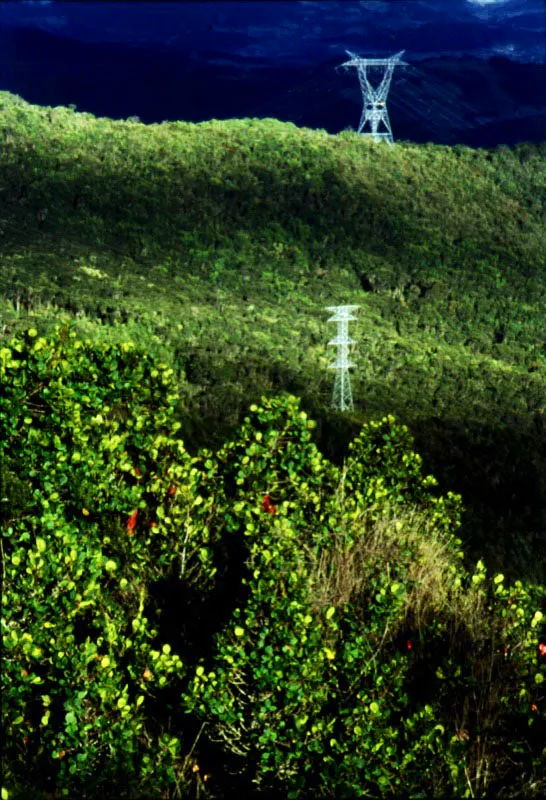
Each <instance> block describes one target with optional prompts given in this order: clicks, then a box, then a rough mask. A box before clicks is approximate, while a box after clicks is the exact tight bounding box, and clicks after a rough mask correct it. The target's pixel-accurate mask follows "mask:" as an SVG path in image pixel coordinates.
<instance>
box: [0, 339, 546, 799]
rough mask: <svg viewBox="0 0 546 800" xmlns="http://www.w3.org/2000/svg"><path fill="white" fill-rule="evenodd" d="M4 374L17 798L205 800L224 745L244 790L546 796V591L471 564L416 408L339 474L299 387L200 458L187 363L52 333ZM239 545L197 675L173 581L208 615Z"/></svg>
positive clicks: (10, 722)
mask: <svg viewBox="0 0 546 800" xmlns="http://www.w3.org/2000/svg"><path fill="white" fill-rule="evenodd" d="M0 359H1V369H2V372H1V375H0V377H1V378H2V382H3V384H4V386H5V391H4V394H3V397H2V401H1V403H2V404H1V406H0V435H1V436H2V441H3V442H5V457H4V461H3V465H2V468H3V478H4V484H5V486H6V496H7V497H8V498H9V507H8V509H7V514H6V515H5V524H4V526H3V530H2V550H3V553H2V555H3V564H4V567H3V568H4V582H3V597H2V604H3V615H2V636H3V647H4V654H5V655H4V665H3V672H2V690H3V707H2V722H3V727H4V730H5V731H6V733H7V736H6V743H5V747H4V752H3V761H4V774H5V781H6V785H7V786H8V787H9V788H10V789H12V790H13V789H15V790H22V789H30V788H33V789H37V790H41V791H44V790H49V791H52V790H53V791H56V792H57V793H59V794H61V796H72V795H74V794H76V795H77V794H83V793H85V796H96V795H99V794H101V795H103V796H111V793H112V792H115V796H116V797H119V796H121V795H122V792H121V791H120V787H121V786H123V787H125V792H126V796H131V797H144V796H150V795H152V796H159V795H160V794H162V795H163V796H165V797H170V796H172V797H180V796H181V793H182V792H183V793H184V794H185V796H192V795H193V794H195V793H197V795H198V796H202V793H203V790H204V789H206V788H207V787H206V786H205V783H204V780H205V776H204V775H203V778H201V777H199V775H200V767H199V762H202V763H203V764H204V763H205V762H206V760H207V757H208V758H209V760H210V752H212V751H211V749H210V748H211V747H212V748H216V750H215V751H214V752H215V753H216V755H217V759H216V763H215V764H214V772H213V775H212V779H213V780H211V784H213V785H214V786H215V788H216V789H217V790H218V791H220V793H222V792H223V793H224V794H225V793H226V792H229V791H230V790H232V789H233V786H234V781H235V782H236V783H237V786H238V787H242V788H243V793H245V792H246V793H248V792H249V791H250V789H251V787H252V786H254V787H255V788H256V789H257V790H258V791H259V792H261V793H263V792H264V791H266V790H268V789H272V790H273V791H275V792H277V793H278V792H282V793H285V794H287V796H289V797H291V798H299V797H301V798H304V797H307V796H312V797H331V796H334V795H335V796H336V797H341V798H353V797H355V798H356V797H361V796H363V795H367V794H369V795H370V794H371V795H372V796H378V797H386V796H391V795H392V794H393V793H399V792H402V791H403V792H404V793H407V794H410V795H411V796H415V797H433V796H434V797H435V796H448V795H449V796H453V795H454V794H455V795H457V796H462V797H474V796H477V795H483V793H485V792H490V791H494V792H495V793H496V794H497V795H498V796H504V797H520V796H524V797H533V796H537V795H539V794H540V792H541V791H544V789H545V788H546V775H545V773H544V759H545V756H546V751H545V750H544V739H545V736H544V734H545V726H544V714H545V711H546V707H545V698H544V694H543V691H544V689H543V686H544V678H545V674H546V670H545V666H544V663H545V662H544V658H545V657H546V643H545V641H544V632H545V631H544V616H543V612H542V611H541V610H540V609H539V608H538V607H537V606H538V605H539V604H540V603H544V598H545V596H546V592H545V591H544V588H543V587H542V588H541V587H535V586H524V585H523V584H522V583H521V582H516V583H515V584H514V586H511V587H508V586H505V585H504V578H503V576H502V575H496V576H495V577H494V579H493V580H492V581H489V582H486V575H485V568H484V567H483V564H481V562H479V563H478V564H477V567H476V570H475V572H474V573H473V574H471V573H470V572H468V571H467V570H466V569H465V568H464V567H463V566H462V558H461V556H462V550H461V542H460V540H459V539H458V538H457V537H456V532H457V529H458V527H459V526H460V517H461V513H462V505H461V498H460V497H459V496H458V495H455V494H452V493H448V494H447V496H446V497H439V496H437V495H436V494H435V493H434V488H435V486H436V481H435V480H434V478H433V477H432V476H426V477H423V476H422V474H421V459H420V457H419V455H418V454H417V453H415V452H414V450H413V440H412V438H411V436H410V435H409V433H408V430H407V428H406V427H405V426H400V425H397V423H396V420H395V418H394V417H392V416H387V417H384V418H382V419H381V420H380V421H377V422H371V423H369V424H368V425H366V426H364V428H363V429H362V431H361V433H360V434H359V435H358V436H357V437H356V438H355V440H354V441H353V443H352V444H351V446H350V450H349V455H348V457H347V459H346V460H345V463H344V464H343V466H342V467H336V466H334V465H332V464H331V463H329V462H328V461H327V460H326V459H325V458H324V457H323V456H322V455H321V453H320V452H319V451H318V449H317V447H316V445H315V444H314V443H313V441H312V430H313V428H314V427H315V423H314V422H313V421H312V420H309V419H308V417H307V414H306V413H305V412H304V411H302V410H301V409H300V404H299V400H298V399H297V398H296V397H294V396H292V395H290V396H286V397H281V398H274V399H270V400H266V399H263V400H262V404H261V405H260V406H257V405H253V406H251V408H250V415H249V416H248V417H247V418H246V419H245V421H244V424H243V426H242V427H241V429H240V430H239V432H238V434H237V437H236V438H235V439H234V440H233V441H231V442H229V443H227V444H226V445H224V446H223V447H222V448H220V450H218V452H217V453H216V454H213V453H211V452H210V451H202V452H200V454H199V456H198V457H197V458H191V457H190V456H189V455H188V454H187V452H186V451H185V449H184V446H183V444H182V443H181V442H180V441H179V440H177V439H176V438H175V434H176V431H177V430H178V429H179V427H180V423H179V422H178V421H174V420H173V416H174V413H175V411H174V409H175V408H176V407H177V406H176V404H177V402H178V393H177V391H176V390H175V387H174V379H173V372H172V369H171V368H170V367H169V366H168V365H167V364H166V363H163V362H158V360H157V359H156V358H155V357H154V356H152V355H148V354H146V353H143V352H139V351H138V350H137V349H136V348H135V346H134V345H133V344H131V343H121V344H115V345H108V344H98V343H96V344H91V343H90V342H89V341H81V340H78V338H77V336H76V335H75V333H74V331H73V330H71V329H70V326H68V327H66V328H64V329H62V330H60V329H57V330H56V332H55V334H54V335H53V336H52V337H50V338H49V339H47V338H44V337H40V336H38V332H37V330H36V329H28V330H26V331H25V332H23V333H21V334H18V335H16V336H14V337H13V338H12V339H11V340H9V341H8V342H7V343H6V345H5V346H4V347H2V348H1V349H0ZM234 554H235V558H236V559H238V560H239V562H240V563H239V564H238V566H237V570H236V571H235V574H236V581H235V583H237V581H239V584H240V585H233V586H232V587H231V588H232V591H231V594H229V593H228V595H225V602H224V605H225V608H224V609H221V611H222V613H223V615H224V616H223V617H221V615H220V617H219V618H221V619H222V622H221V625H220V626H217V627H216V632H214V631H213V630H212V628H211V629H210V630H208V629H207V630H206V631H205V635H208V636H209V645H210V646H209V647H208V650H207V652H206V653H205V654H204V655H200V656H198V657H197V658H196V659H194V660H193V661H191V660H190V657H189V656H188V653H189V650H188V649H186V650H184V646H185V645H186V644H187V642H184V641H183V640H182V646H181V647H179V648H176V647H173V642H174V638H173V640H172V641H168V640H167V641H165V639H163V638H162V637H161V636H160V635H159V634H158V629H159V627H160V624H159V621H160V614H161V613H162V612H163V611H166V609H165V608H164V607H162V608H156V607H154V606H153V603H151V586H152V585H153V584H154V583H156V582H157V581H161V580H165V579H167V578H168V577H169V576H172V575H173V574H174V575H176V577H177V580H178V585H179V587H180V586H181V587H191V589H192V592H193V594H192V597H193V602H194V605H193V606H192V607H190V608H189V609H188V613H189V614H192V615H194V616H195V617H196V618H197V619H198V620H201V619H202V621H203V624H204V623H205V622H207V624H209V623H210V620H207V619H206V618H205V617H203V618H201V616H200V614H201V609H202V608H203V600H204V599H205V598H207V597H208V598H209V599H210V598H212V600H214V598H218V597H219V595H218V594H217V590H218V584H219V583H222V582H224V583H229V577H230V576H229V572H230V570H232V571H233V564H234ZM218 612H220V609H218ZM177 619H178V620H179V624H180V625H181V626H183V623H184V619H183V617H182V616H181V615H180V614H179V615H178V617H177ZM226 619H227V621H225V620H226ZM177 641H180V639H177ZM177 649H179V651H180V652H176V650H177ZM164 703H165V704H166V707H165V708H161V706H162V704H164ZM167 717H169V718H171V721H169V722H168V723H167V724H163V723H164V721H165V720H166V718H167ZM199 726H201V730H200V733H201V731H204V733H203V736H202V738H201V739H200V741H199V743H197V742H196V741H194V742H192V736H193V734H192V735H190V731H193V730H194V729H195V728H196V727H199ZM207 753H208V754H209V755H208V756H207ZM211 771H212V770H211ZM234 773H238V777H237V778H234V777H233V775H234ZM211 784H208V786H210V785H211Z"/></svg>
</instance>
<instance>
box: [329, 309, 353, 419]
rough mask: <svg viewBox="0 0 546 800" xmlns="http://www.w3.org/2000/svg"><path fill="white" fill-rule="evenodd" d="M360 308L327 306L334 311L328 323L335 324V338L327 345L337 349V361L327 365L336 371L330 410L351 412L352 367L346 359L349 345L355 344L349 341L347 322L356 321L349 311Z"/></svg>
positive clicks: (351, 340)
mask: <svg viewBox="0 0 546 800" xmlns="http://www.w3.org/2000/svg"><path fill="white" fill-rule="evenodd" d="M355 308H360V306H327V307H326V310H327V311H334V312H335V314H334V316H333V317H330V319H329V320H328V322H337V336H336V338H335V339H331V340H330V341H329V342H328V344H335V345H337V346H338V347H339V350H338V353H337V359H336V360H335V361H334V363H333V364H329V365H328V369H335V370H336V378H335V381H334V392H333V395H332V408H337V409H338V410H339V411H353V409H354V407H353V395H352V392H351V377H350V375H349V367H354V366H355V364H352V363H351V362H350V361H349V359H348V355H349V353H348V348H349V345H350V344H355V340H354V339H349V322H350V320H353V319H356V317H353V316H351V311H354V309H355Z"/></svg>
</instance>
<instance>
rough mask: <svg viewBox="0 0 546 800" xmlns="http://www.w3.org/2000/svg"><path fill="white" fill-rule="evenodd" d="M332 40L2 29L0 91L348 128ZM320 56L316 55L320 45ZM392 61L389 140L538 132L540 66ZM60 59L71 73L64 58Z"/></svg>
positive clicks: (544, 90) (476, 140)
mask: <svg viewBox="0 0 546 800" xmlns="http://www.w3.org/2000/svg"><path fill="white" fill-rule="evenodd" d="M335 43H336V40H335V39H334V40H332V41H331V42H330V41H329V40H328V39H327V38H325V39H324V41H323V43H322V45H321V47H322V49H318V50H316V53H315V52H313V53H309V54H307V55H306V56H305V57H302V58H300V59H299V60H298V62H297V63H295V62H293V61H291V60H289V59H288V60H283V59H282V58H281V59H278V58H275V59H272V58H271V57H270V56H268V55H267V54H266V53H264V54H262V55H256V56H249V55H244V56H242V55H238V54H237V53H236V52H232V51H231V50H229V51H227V50H222V49H221V48H215V49H214V50H212V49H202V50H198V51H197V50H196V51H194V50H192V49H191V48H190V49H189V50H187V49H175V48H174V47H159V46H157V45H149V44H148V45H138V46H137V45H132V44H127V43H123V44H119V43H118V44H114V43H98V42H80V41H75V40H72V39H70V38H68V37H66V36H64V35H61V33H58V32H55V31H46V30H41V29H38V28H31V27H26V28H25V27H15V28H7V27H6V28H5V30H3V31H2V30H0V48H1V50H2V59H1V62H0V82H1V84H2V87H4V88H9V89H10V90H11V91H13V92H16V93H18V94H20V95H21V96H23V97H25V98H26V99H27V100H29V101H31V102H36V103H41V104H43V105H68V104H69V103H75V104H76V105H78V106H79V107H80V108H81V109H82V110H86V111H90V112H92V113H94V114H96V115H99V116H103V115H107V116H110V117H112V118H125V117H128V116H131V115H135V114H136V115H138V116H139V117H140V118H141V119H142V120H143V121H144V122H160V121H162V120H165V119H181V120H186V121H192V122H199V121H203V120H207V119H222V118H231V117H274V118H276V119H282V120H285V121H292V122H294V123H296V124H297V125H300V126H305V127H311V128H323V129H325V130H327V131H328V132H330V133H336V132H338V131H339V130H342V129H343V128H346V127H347V126H350V127H353V128H356V127H357V126H358V121H359V119H360V112H361V109H362V99H361V94H360V89H359V86H358V80H357V76H356V72H355V71H354V70H349V71H348V72H347V73H343V71H341V70H338V71H336V67H338V66H339V64H341V63H342V62H343V61H344V60H345V57H346V55H345V52H344V50H343V48H342V47H340V49H339V55H338V56H332V52H333V47H335ZM325 52H328V56H326V57H325V55H324V53H325ZM407 59H408V61H409V63H410V64H411V66H410V67H409V68H407V69H399V70H397V71H396V73H395V76H394V78H393V83H392V89H391V93H390V96H389V113H390V115H391V119H392V123H393V129H394V133H395V136H396V138H398V139H409V140H413V141H416V142H426V141H434V142H437V143H444V144H456V143H462V144H471V145H472V146H481V147H492V146H495V145H497V144H500V143H504V144H514V143H516V142H518V141H535V142H540V141H544V140H546V124H545V125H544V127H542V125H541V120H542V119H543V117H544V115H546V100H545V98H546V66H545V65H544V64H538V63H535V64H520V63H518V62H514V61H511V60H509V59H507V58H502V57H494V58H492V59H491V60H490V61H489V62H486V61H482V60H480V59H477V58H465V59H454V58H446V57H439V58H431V59H428V60H425V61H419V62H415V63H412V59H411V49H409V50H408V52H407ZM67 64H70V70H67V69H66V65H67Z"/></svg>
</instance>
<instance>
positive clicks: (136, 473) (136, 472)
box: [133, 467, 142, 478]
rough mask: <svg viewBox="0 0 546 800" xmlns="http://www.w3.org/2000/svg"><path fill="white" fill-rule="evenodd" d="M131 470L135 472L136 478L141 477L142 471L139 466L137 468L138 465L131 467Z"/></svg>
mask: <svg viewBox="0 0 546 800" xmlns="http://www.w3.org/2000/svg"><path fill="white" fill-rule="evenodd" d="M133 472H134V473H135V475H136V476H137V478H142V472H141V471H140V470H139V468H138V467H135V468H134V469H133Z"/></svg>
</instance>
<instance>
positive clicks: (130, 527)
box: [127, 508, 138, 536]
mask: <svg viewBox="0 0 546 800" xmlns="http://www.w3.org/2000/svg"><path fill="white" fill-rule="evenodd" d="M137 514H138V508H135V510H134V511H133V513H132V514H131V516H130V517H129V519H128V520H127V530H128V531H129V536H132V535H133V531H134V529H135V526H136V518H137Z"/></svg>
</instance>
